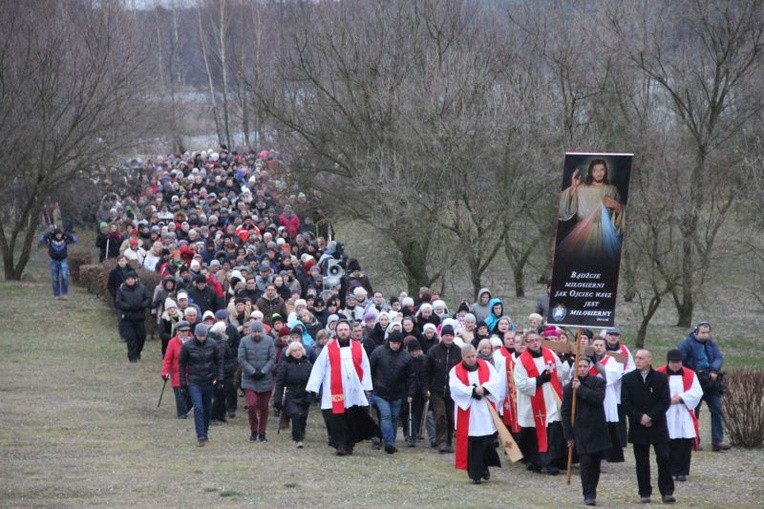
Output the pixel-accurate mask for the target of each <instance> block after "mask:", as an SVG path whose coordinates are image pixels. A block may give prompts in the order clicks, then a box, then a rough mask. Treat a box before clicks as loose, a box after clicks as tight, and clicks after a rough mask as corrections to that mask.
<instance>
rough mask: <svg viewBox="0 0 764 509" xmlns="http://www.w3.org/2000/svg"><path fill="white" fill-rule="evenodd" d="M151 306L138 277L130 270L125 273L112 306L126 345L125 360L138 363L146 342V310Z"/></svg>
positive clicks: (120, 333) (149, 298)
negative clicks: (117, 311)
mask: <svg viewBox="0 0 764 509" xmlns="http://www.w3.org/2000/svg"><path fill="white" fill-rule="evenodd" d="M149 305H151V297H149V293H148V292H147V291H146V287H145V286H143V285H142V284H141V283H140V282H139V281H138V275H137V274H136V273H135V271H133V270H130V271H128V272H126V273H125V282H124V283H122V285H120V287H119V289H118V290H117V296H116V297H115V299H114V306H115V307H116V308H117V309H118V310H119V312H120V316H119V320H118V326H119V335H120V336H121V337H122V339H124V340H125V342H126V343H127V360H129V361H130V362H138V361H140V360H141V352H142V351H143V345H144V343H145V342H146V308H148V307H149Z"/></svg>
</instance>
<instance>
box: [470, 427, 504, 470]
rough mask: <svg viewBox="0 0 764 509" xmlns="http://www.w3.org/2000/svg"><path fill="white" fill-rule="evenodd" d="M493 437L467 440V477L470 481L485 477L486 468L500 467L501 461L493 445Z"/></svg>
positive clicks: (487, 436)
mask: <svg viewBox="0 0 764 509" xmlns="http://www.w3.org/2000/svg"><path fill="white" fill-rule="evenodd" d="M493 441H494V436H493V435H485V436H481V437H469V438H468V439H467V475H469V476H470V479H472V480H475V481H477V480H479V479H480V478H483V477H487V474H488V473H489V472H488V467H500V466H501V460H499V455H498V453H497V452H496V448H495V447H494V445H493Z"/></svg>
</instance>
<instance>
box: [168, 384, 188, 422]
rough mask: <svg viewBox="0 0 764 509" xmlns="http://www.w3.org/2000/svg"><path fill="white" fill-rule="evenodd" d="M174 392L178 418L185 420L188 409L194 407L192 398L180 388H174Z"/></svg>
mask: <svg viewBox="0 0 764 509" xmlns="http://www.w3.org/2000/svg"><path fill="white" fill-rule="evenodd" d="M172 392H173V393H174V394H175V409H176V410H177V412H178V417H179V418H181V419H185V418H186V414H187V413H188V409H189V408H191V406H192V403H191V397H190V396H189V395H188V391H185V390H183V389H181V388H180V387H173V388H172Z"/></svg>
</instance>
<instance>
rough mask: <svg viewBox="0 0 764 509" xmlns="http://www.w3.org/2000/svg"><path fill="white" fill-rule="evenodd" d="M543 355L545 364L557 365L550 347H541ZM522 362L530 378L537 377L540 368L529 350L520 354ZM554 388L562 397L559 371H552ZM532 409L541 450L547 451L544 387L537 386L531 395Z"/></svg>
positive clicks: (551, 381)
mask: <svg viewBox="0 0 764 509" xmlns="http://www.w3.org/2000/svg"><path fill="white" fill-rule="evenodd" d="M541 355H542V356H543V357H544V364H546V365H547V366H549V365H552V366H556V364H557V363H556V361H555V359H554V354H553V353H552V351H551V350H549V349H548V348H542V349H541ZM520 362H522V363H523V367H524V368H525V371H526V372H527V373H528V378H537V377H538V376H539V370H538V368H537V367H536V363H535V362H533V356H531V353H530V351H529V350H525V351H524V352H523V353H521V354H520ZM550 383H551V384H552V389H554V392H556V393H557V396H558V397H559V398H560V399H562V384H560V379H559V378H558V377H557V372H556V371H555V372H554V373H552V379H551V380H550ZM531 409H532V410H533V421H534V423H535V424H536V439H537V440H538V443H539V452H547V449H548V446H547V437H546V401H545V400H544V387H543V386H541V387H537V388H536V394H534V395H533V396H532V397H531Z"/></svg>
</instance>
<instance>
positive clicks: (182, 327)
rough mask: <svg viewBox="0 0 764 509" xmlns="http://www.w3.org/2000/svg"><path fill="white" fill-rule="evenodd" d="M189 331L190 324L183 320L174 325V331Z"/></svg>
mask: <svg viewBox="0 0 764 509" xmlns="http://www.w3.org/2000/svg"><path fill="white" fill-rule="evenodd" d="M189 329H191V324H190V323H188V322H187V321H185V320H181V321H179V322H178V323H177V324H176V325H175V330H189Z"/></svg>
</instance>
